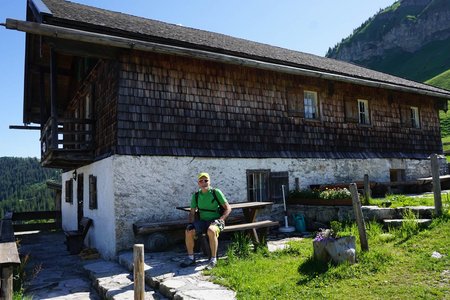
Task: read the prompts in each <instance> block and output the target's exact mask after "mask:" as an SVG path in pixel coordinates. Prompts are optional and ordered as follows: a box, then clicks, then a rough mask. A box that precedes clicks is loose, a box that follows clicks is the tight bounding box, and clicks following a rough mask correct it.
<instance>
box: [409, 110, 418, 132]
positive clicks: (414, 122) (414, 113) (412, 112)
mask: <svg viewBox="0 0 450 300" xmlns="http://www.w3.org/2000/svg"><path fill="white" fill-rule="evenodd" d="M410 115H411V127H412V128H420V119H419V108H418V107H414V106H411V108H410Z"/></svg>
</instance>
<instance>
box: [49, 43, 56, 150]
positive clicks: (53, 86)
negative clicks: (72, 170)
mask: <svg viewBox="0 0 450 300" xmlns="http://www.w3.org/2000/svg"><path fill="white" fill-rule="evenodd" d="M57 80H58V77H57V74H56V52H55V50H54V49H53V48H51V49H50V113H51V119H52V123H51V128H52V134H51V136H52V142H51V145H48V146H49V147H50V148H51V149H58V108H57V104H56V102H57V97H58V96H57V94H58V89H57Z"/></svg>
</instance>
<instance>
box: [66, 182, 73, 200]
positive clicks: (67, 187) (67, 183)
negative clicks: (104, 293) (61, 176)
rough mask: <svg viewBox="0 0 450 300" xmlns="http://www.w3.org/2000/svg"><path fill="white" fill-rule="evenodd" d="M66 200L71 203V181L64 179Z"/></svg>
mask: <svg viewBox="0 0 450 300" xmlns="http://www.w3.org/2000/svg"><path fill="white" fill-rule="evenodd" d="M66 202H67V203H73V181H72V179H70V180H66Z"/></svg>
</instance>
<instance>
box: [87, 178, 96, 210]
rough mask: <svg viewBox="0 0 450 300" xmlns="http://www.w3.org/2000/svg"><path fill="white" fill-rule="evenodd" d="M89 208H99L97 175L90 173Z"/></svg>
mask: <svg viewBox="0 0 450 300" xmlns="http://www.w3.org/2000/svg"><path fill="white" fill-rule="evenodd" d="M89 209H97V176H94V175H89Z"/></svg>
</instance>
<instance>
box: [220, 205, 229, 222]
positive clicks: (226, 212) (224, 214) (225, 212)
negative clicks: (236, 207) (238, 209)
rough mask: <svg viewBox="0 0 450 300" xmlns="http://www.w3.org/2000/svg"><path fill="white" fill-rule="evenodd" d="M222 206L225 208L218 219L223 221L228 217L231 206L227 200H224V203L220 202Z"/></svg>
mask: <svg viewBox="0 0 450 300" xmlns="http://www.w3.org/2000/svg"><path fill="white" fill-rule="evenodd" d="M222 207H223V208H225V211H224V212H223V214H222V215H221V216H220V218H219V219H220V220H222V221H225V220H226V219H227V218H228V215H229V214H230V213H231V206H230V204H229V203H228V202H225V203H224V204H222Z"/></svg>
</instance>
